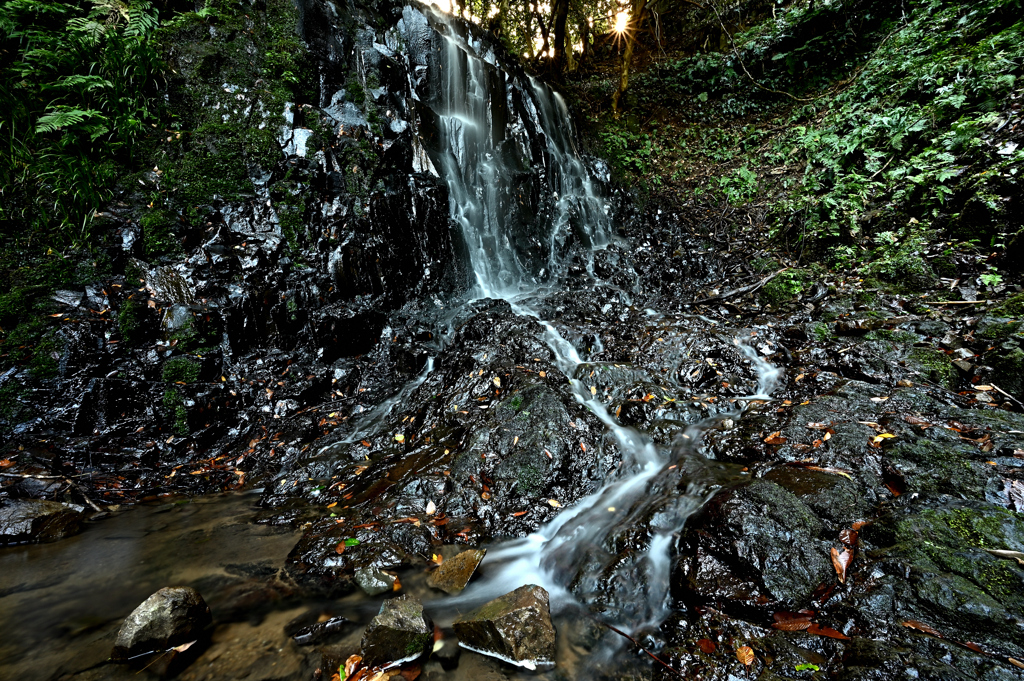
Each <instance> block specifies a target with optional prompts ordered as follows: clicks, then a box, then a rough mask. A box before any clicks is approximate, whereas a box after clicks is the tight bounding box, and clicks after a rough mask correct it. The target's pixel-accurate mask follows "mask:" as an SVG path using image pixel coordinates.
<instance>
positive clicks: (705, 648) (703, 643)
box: [697, 638, 715, 655]
mask: <svg viewBox="0 0 1024 681" xmlns="http://www.w3.org/2000/svg"><path fill="white" fill-rule="evenodd" d="M697 647H698V648H700V652H702V653H704V654H705V655H710V654H712V653H713V652H715V642H714V641H712V640H711V639H710V638H702V639H698V640H697Z"/></svg>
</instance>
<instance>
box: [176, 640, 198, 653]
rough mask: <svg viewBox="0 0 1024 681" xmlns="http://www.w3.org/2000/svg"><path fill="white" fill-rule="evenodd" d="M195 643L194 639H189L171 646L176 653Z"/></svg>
mask: <svg viewBox="0 0 1024 681" xmlns="http://www.w3.org/2000/svg"><path fill="white" fill-rule="evenodd" d="M195 644H196V642H195V641H189V642H188V643H182V644H181V645H180V646H174V647H173V648H171V650H173V651H174V652H176V653H183V652H185V651H186V650H188V649H189V648H191V647H192V646H194V645H195Z"/></svg>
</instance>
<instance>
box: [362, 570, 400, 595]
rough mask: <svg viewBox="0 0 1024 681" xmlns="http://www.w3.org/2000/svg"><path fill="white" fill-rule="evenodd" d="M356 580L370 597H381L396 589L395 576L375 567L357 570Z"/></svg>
mask: <svg viewBox="0 0 1024 681" xmlns="http://www.w3.org/2000/svg"><path fill="white" fill-rule="evenodd" d="M355 579H356V584H358V585H359V588H360V589H362V590H363V591H365V592H366V594H367V595H368V596H379V595H380V594H383V593H387V592H388V591H391V590H392V589H394V587H395V576H394V575H393V574H391V573H388V572H384V571H383V570H381V569H378V568H375V567H366V568H360V569H358V570H356V573H355Z"/></svg>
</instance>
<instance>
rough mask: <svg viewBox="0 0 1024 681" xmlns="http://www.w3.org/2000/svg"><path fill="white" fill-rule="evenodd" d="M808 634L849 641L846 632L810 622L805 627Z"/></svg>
mask: <svg viewBox="0 0 1024 681" xmlns="http://www.w3.org/2000/svg"><path fill="white" fill-rule="evenodd" d="M807 633H808V634H814V635H815V636H825V637H827V638H834V639H837V640H840V641H849V640H850V637H849V636H847V635H846V634H843V633H841V632H838V631H836V630H835V629H833V628H832V627H824V626H822V625H820V624H812V625H811V626H810V627H808V628H807Z"/></svg>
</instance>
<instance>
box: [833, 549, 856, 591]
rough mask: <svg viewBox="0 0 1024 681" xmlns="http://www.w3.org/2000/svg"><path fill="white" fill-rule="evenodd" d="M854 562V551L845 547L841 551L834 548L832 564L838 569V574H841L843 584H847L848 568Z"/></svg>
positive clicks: (840, 579) (840, 578)
mask: <svg viewBox="0 0 1024 681" xmlns="http://www.w3.org/2000/svg"><path fill="white" fill-rule="evenodd" d="M852 562H853V551H851V550H850V549H843V551H842V552H841V553H840V552H839V550H837V549H836V548H834V547H833V548H832V565H833V566H834V567H835V569H836V574H837V575H839V581H840V582H841V583H843V584H846V568H848V567H850V563H852Z"/></svg>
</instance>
